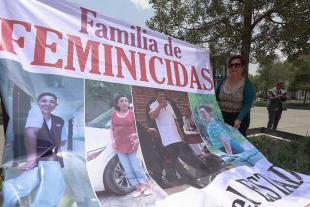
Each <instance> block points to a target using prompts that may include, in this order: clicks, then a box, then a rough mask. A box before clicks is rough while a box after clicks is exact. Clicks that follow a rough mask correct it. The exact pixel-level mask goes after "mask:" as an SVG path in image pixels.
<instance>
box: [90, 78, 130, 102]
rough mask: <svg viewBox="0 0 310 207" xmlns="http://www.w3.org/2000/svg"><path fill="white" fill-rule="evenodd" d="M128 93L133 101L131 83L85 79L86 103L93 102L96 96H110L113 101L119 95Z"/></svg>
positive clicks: (128, 96)
mask: <svg viewBox="0 0 310 207" xmlns="http://www.w3.org/2000/svg"><path fill="white" fill-rule="evenodd" d="M119 94H123V95H126V96H127V98H128V99H129V101H130V102H132V96H131V87H130V86H129V85H124V84H118V83H110V82H104V81H96V80H86V81H85V104H86V105H90V104H92V103H93V102H94V101H95V100H96V98H104V97H106V98H108V100H110V101H113V100H114V98H115V97H116V96H117V95H119Z"/></svg>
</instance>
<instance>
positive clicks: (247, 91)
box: [215, 55, 255, 137]
mask: <svg viewBox="0 0 310 207" xmlns="http://www.w3.org/2000/svg"><path fill="white" fill-rule="evenodd" d="M245 66H246V60H245V58H244V57H243V56H242V55H235V56H232V57H230V59H229V61H228V69H229V76H228V77H226V78H224V79H223V80H221V81H220V82H219V84H218V86H217V87H216V89H215V95H216V100H217V101H218V104H219V107H220V109H221V112H222V115H223V119H224V121H225V123H227V124H228V125H230V126H232V127H235V128H236V129H238V130H239V132H240V133H241V134H242V135H243V136H244V137H246V131H247V129H248V128H249V126H250V110H251V107H252V104H253V101H254V98H255V90H254V87H253V84H252V82H251V81H250V80H249V79H247V78H245V77H244V76H243V73H244V69H245Z"/></svg>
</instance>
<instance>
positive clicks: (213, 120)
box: [189, 93, 264, 167]
mask: <svg viewBox="0 0 310 207" xmlns="http://www.w3.org/2000/svg"><path fill="white" fill-rule="evenodd" d="M189 99H190V104H191V108H192V112H193V117H194V120H195V123H196V126H197V128H198V131H199V133H200V134H201V137H202V138H203V140H204V142H205V143H206V146H207V148H208V150H209V151H210V152H211V153H213V154H215V155H217V156H219V157H220V158H222V159H223V160H224V161H226V162H229V163H232V164H234V165H236V166H249V167H253V166H254V165H255V164H256V162H257V161H259V160H260V159H262V158H264V155H263V154H262V153H261V152H259V151H258V150H257V149H256V148H255V147H254V146H253V145H252V144H251V143H250V142H249V141H248V140H247V139H246V138H245V137H244V136H243V135H242V134H241V133H240V132H239V131H238V130H237V129H235V128H234V127H231V126H229V125H228V124H226V123H225V122H224V120H223V117H222V113H221V110H220V108H219V106H218V104H217V102H216V98H215V95H213V94H212V95H202V94H194V93H189Z"/></svg>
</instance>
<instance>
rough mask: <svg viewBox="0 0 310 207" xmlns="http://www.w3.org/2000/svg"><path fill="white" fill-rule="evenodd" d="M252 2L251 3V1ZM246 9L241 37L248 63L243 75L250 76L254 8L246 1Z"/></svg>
mask: <svg viewBox="0 0 310 207" xmlns="http://www.w3.org/2000/svg"><path fill="white" fill-rule="evenodd" d="M250 4H251V3H250ZM244 7H245V9H244V11H245V12H244V16H243V18H244V23H243V28H244V30H243V31H242V33H243V35H242V37H241V55H243V56H244V57H245V60H246V62H247V65H246V66H245V69H244V73H243V75H244V76H245V77H248V74H249V60H250V52H251V37H252V13H253V9H252V6H251V5H248V4H247V1H246V3H245V6H244Z"/></svg>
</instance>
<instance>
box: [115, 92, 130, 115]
mask: <svg viewBox="0 0 310 207" xmlns="http://www.w3.org/2000/svg"><path fill="white" fill-rule="evenodd" d="M123 97H125V98H127V96H126V95H124V94H120V95H118V96H116V97H115V99H114V108H115V109H116V110H117V111H120V110H121V108H120V107H119V106H118V105H117V103H118V101H119V100H120V98H123ZM127 100H128V98H127ZM128 109H129V105H128Z"/></svg>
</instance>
